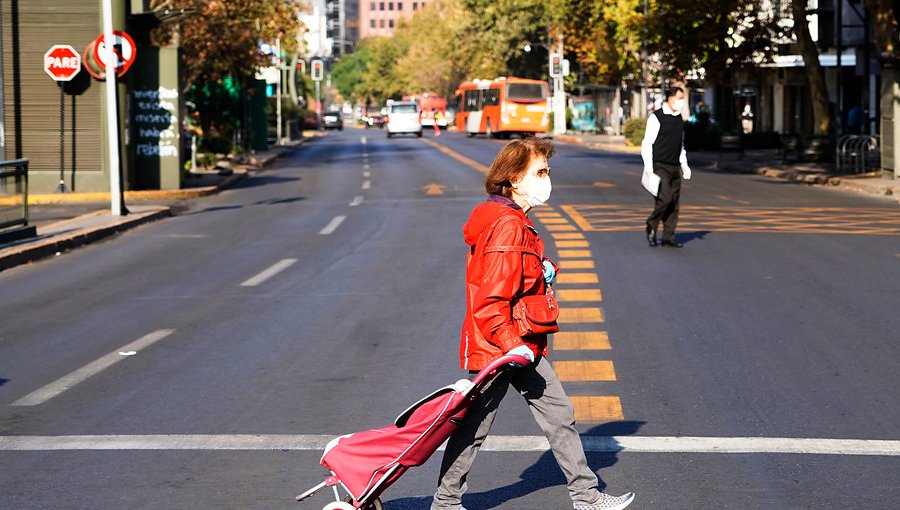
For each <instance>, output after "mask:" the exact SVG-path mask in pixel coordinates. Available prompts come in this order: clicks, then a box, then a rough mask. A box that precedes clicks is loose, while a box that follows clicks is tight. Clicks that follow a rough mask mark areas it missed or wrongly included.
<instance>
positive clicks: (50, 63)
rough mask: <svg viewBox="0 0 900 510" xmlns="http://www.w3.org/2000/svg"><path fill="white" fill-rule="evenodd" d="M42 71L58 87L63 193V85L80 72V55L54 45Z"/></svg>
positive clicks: (61, 186)
mask: <svg viewBox="0 0 900 510" xmlns="http://www.w3.org/2000/svg"><path fill="white" fill-rule="evenodd" d="M44 71H45V72H46V73H47V74H48V75H49V76H50V78H52V79H53V80H54V81H55V82H56V84H57V86H59V186H58V187H57V191H59V192H60V193H65V191H66V177H65V132H66V117H65V107H66V92H65V88H64V85H65V82H67V81H71V80H72V79H73V78H75V76H76V75H77V74H78V73H79V72H80V71H81V55H80V54H79V53H78V52H77V51H75V48H73V47H71V46H69V45H68V44H54V45H53V46H52V47H51V48H50V49H49V50H47V53H44Z"/></svg>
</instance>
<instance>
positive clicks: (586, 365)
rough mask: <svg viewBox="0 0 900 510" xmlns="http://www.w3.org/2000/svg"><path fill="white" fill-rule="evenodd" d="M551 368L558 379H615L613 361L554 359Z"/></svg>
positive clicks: (568, 380)
mask: <svg viewBox="0 0 900 510" xmlns="http://www.w3.org/2000/svg"><path fill="white" fill-rule="evenodd" d="M553 369H554V370H555V371H556V375H557V376H559V380H560V381H564V382H577V381H615V380H616V370H615V368H614V367H613V362H612V361H609V360H599V361H556V362H554V363H553Z"/></svg>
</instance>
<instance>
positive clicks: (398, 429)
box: [297, 355, 528, 510]
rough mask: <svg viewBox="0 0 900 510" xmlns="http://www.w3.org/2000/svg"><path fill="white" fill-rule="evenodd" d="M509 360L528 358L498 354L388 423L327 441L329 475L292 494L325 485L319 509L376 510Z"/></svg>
mask: <svg viewBox="0 0 900 510" xmlns="http://www.w3.org/2000/svg"><path fill="white" fill-rule="evenodd" d="M510 363H517V364H519V365H526V364H527V363H528V360H527V359H526V358H525V357H523V356H516V355H508V356H503V357H501V358H498V359H496V360H495V361H493V362H492V363H490V364H489V365H488V366H487V367H485V368H484V369H483V370H481V371H480V372H478V374H477V375H476V376H475V377H474V378H473V379H472V380H471V381H469V380H467V379H460V380H459V381H457V382H456V383H454V384H451V385H449V386H445V387H443V388H441V389H439V390H437V391H435V392H433V393H431V394H430V395H428V396H426V397H424V398H422V399H421V400H419V401H418V402H416V403H415V404H413V405H411V406H410V407H409V408H408V409H407V410H405V411H403V413H401V414H400V416H398V417H397V419H396V420H394V424H393V425H389V426H387V427H382V428H378V429H371V430H365V431H362V432H356V433H354V434H348V435H345V436H340V437H336V438H334V439H332V440H331V441H329V442H328V444H327V445H326V446H325V453H324V454H323V455H322V460H321V461H320V462H321V464H322V466H323V467H325V468H326V469H328V471H329V472H330V474H329V475H326V477H325V481H323V482H322V483H320V484H319V485H316V486H315V487H313V488H312V489H309V490H308V491H306V492H304V493H303V494H300V495H299V496H297V501H303V500H305V499H307V498H309V497H311V496H313V495H314V494H315V493H316V492H318V491H319V490H321V489H323V488H325V487H331V489H332V491H333V492H334V501H332V502H330V503H328V504H327V505H325V506H324V507H323V508H322V510H355V509H363V510H382V505H381V500H380V499H379V496H381V493H382V492H384V491H385V489H387V488H388V487H390V486H391V484H392V483H394V481H396V480H397V479H398V478H400V476H401V475H403V473H405V472H406V470H407V469H409V468H411V467H415V466H419V465H422V464H424V463H425V461H427V460H428V459H429V457H431V455H432V454H433V453H434V452H435V451H436V450H437V449H438V448H439V447H440V446H441V445H442V444H443V443H444V441H446V440H447V438H448V437H450V435H451V434H453V432H454V431H455V430H456V429H457V428H458V427H459V425H460V423H462V419H463V417H464V416H465V414H466V411H468V409H469V406H470V405H471V403H472V401H474V400H475V398H476V397H478V395H480V393H481V390H482V389H483V388H484V386H485V385H486V384H487V382H488V381H489V380H490V379H491V377H492V376H493V375H495V374H496V373H497V372H498V371H499V370H500V369H502V368H503V367H507V366H509V364H510ZM339 487H340V488H342V489H343V490H344V491H345V492H346V495H345V496H343V497H342V495H341V491H340V490H339Z"/></svg>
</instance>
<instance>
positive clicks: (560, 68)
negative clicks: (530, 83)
mask: <svg viewBox="0 0 900 510" xmlns="http://www.w3.org/2000/svg"><path fill="white" fill-rule="evenodd" d="M532 44H534V45H537V46H542V47H544V48H546V49H547V52H548V53H549V55H548V56H547V64H548V72H547V75H548V77H549V78H550V84H551V86H552V87H553V96H552V97H551V98H550V111H551V112H552V113H553V134H554V135H562V134H565V132H566V93H565V84H564V81H563V80H564V77H565V75H566V74H568V72H567V71H568V69H567V65H566V64H567V62H566V61H565V59H563V37H562V35H560V36H559V43H558V44H557V48H556V52H555V53H554V51H553V48H552V47H551V46H547V45H545V44H542V43H525V46H523V47H522V49H523V50H525V52H530V51H531V49H532ZM548 44H550V43H549V42H548Z"/></svg>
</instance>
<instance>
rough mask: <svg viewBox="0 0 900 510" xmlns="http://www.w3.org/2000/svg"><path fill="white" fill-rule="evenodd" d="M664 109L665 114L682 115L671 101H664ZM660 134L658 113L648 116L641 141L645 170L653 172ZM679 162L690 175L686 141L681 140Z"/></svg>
mask: <svg viewBox="0 0 900 510" xmlns="http://www.w3.org/2000/svg"><path fill="white" fill-rule="evenodd" d="M662 111H663V114H664V115H676V116H677V115H680V113H678V112H675V111H672V109H671V108H669V103H663V105H662ZM657 136H659V119H657V118H656V115H650V117H648V118H647V129H646V130H645V131H644V140H643V141H642V142H641V157H642V158H643V159H644V171H645V172H653V144H654V143H656V137H657ZM678 162H679V163H681V169H682V171H684V170H685V169H687V171H686V172H685V173H686V174H687V175H686V177H687V178H690V177H688V176H689V175H690V171H691V170H690V167H688V162H687V153H686V152H685V151H684V141H683V140H682V142H681V154H680V155H679V156H678Z"/></svg>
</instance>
